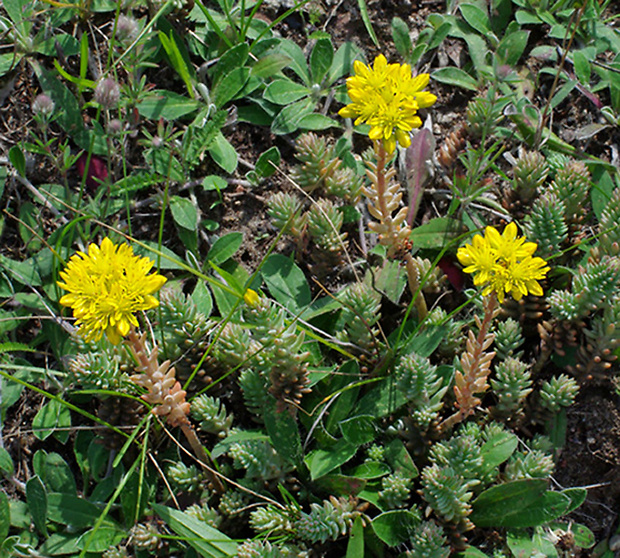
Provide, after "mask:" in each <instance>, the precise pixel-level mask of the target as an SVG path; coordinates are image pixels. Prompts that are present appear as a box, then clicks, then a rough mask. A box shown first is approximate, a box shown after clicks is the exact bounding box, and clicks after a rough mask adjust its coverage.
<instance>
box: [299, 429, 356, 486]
mask: <svg viewBox="0 0 620 558" xmlns="http://www.w3.org/2000/svg"><path fill="white" fill-rule="evenodd" d="M357 449H358V446H356V445H354V444H350V443H349V442H347V441H346V440H344V439H341V440H339V441H338V442H336V443H335V444H334V445H333V446H332V447H331V448H330V449H329V450H324V449H316V450H313V451H311V452H310V453H309V454H308V455H307V456H306V457H305V459H304V461H305V462H306V465H307V466H308V469H309V470H310V477H311V478H312V480H314V479H318V478H320V477H322V476H323V475H327V473H331V472H332V471H333V470H334V469H337V468H338V467H340V466H341V465H344V464H345V463H346V462H347V461H349V459H351V458H352V457H353V456H354V455H355V454H356V453H357Z"/></svg>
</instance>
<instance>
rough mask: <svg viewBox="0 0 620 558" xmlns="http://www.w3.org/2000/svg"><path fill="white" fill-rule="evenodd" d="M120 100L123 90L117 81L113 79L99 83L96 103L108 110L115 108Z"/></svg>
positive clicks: (96, 89)
mask: <svg viewBox="0 0 620 558" xmlns="http://www.w3.org/2000/svg"><path fill="white" fill-rule="evenodd" d="M120 98H121V90H120V88H119V86H118V83H116V81H114V80H113V79H112V78H104V79H102V80H100V81H99V83H98V84H97V87H96V88H95V101H96V102H97V103H99V104H100V105H101V106H102V108H104V109H106V110H110V109H113V108H115V107H116V105H118V101H119V100H120Z"/></svg>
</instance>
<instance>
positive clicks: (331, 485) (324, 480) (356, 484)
mask: <svg viewBox="0 0 620 558" xmlns="http://www.w3.org/2000/svg"><path fill="white" fill-rule="evenodd" d="M314 483H315V485H316V486H317V488H320V489H321V491H323V492H326V493H327V494H334V495H336V496H355V495H356V494H359V493H360V492H361V491H362V490H364V488H366V480H365V479H359V478H355V477H351V476H349V475H324V476H322V477H321V478H318V479H316V480H315V481H314Z"/></svg>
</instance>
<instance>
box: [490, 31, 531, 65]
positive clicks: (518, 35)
mask: <svg viewBox="0 0 620 558" xmlns="http://www.w3.org/2000/svg"><path fill="white" fill-rule="evenodd" d="M529 37H530V32H529V31H525V30H523V29H520V30H519V31H515V32H514V33H510V35H506V36H505V37H504V38H503V39H502V40H501V42H500V43H499V45H498V47H497V55H498V56H499V57H500V59H501V60H503V61H504V62H505V63H506V64H508V65H509V66H512V67H515V66H516V65H517V64H518V62H519V59H520V58H521V56H522V55H523V52H524V51H525V47H526V46H527V41H528V39H529Z"/></svg>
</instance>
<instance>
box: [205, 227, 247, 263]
mask: <svg viewBox="0 0 620 558" xmlns="http://www.w3.org/2000/svg"><path fill="white" fill-rule="evenodd" d="M242 244H243V233H240V232H231V233H228V234H226V235H224V236H222V237H221V238H218V239H217V240H216V241H215V242H214V243H213V246H211V249H210V250H209V253H208V254H207V258H206V259H207V261H208V262H211V263H213V264H215V265H221V264H223V263H224V262H225V261H226V260H228V259H230V258H232V257H233V256H234V255H235V253H236V252H237V250H239V248H241V245H242Z"/></svg>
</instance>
